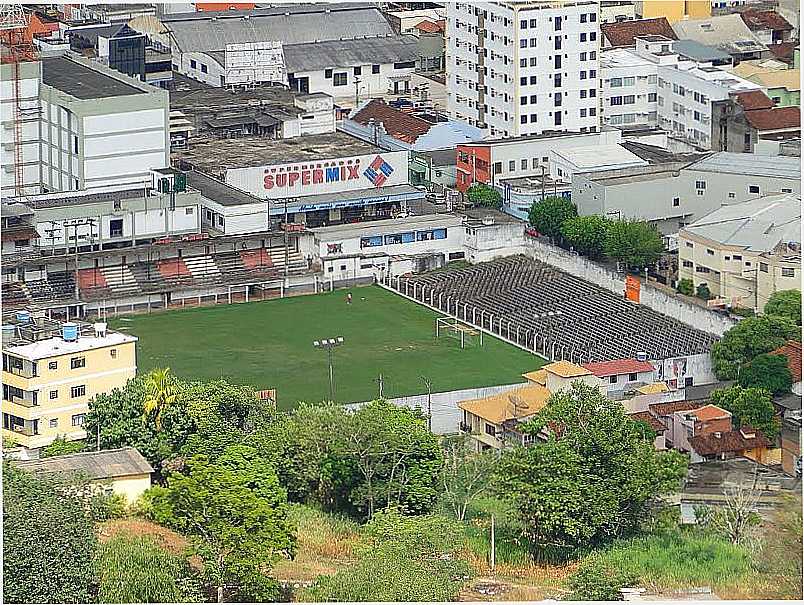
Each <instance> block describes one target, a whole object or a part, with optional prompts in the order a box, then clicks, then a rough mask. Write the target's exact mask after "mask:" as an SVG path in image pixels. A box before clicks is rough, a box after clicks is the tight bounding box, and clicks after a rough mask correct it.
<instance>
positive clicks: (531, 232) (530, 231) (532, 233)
mask: <svg viewBox="0 0 804 605" xmlns="http://www.w3.org/2000/svg"><path fill="white" fill-rule="evenodd" d="M525 235H529V236H531V237H539V235H540V233H539V232H538V231H536V229H534V228H533V227H526V228H525Z"/></svg>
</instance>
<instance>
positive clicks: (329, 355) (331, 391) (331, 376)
mask: <svg viewBox="0 0 804 605" xmlns="http://www.w3.org/2000/svg"><path fill="white" fill-rule="evenodd" d="M327 359H328V360H329V400H330V401H335V395H334V391H335V386H334V381H335V378H334V374H333V372H332V347H331V346H328V347H327Z"/></svg>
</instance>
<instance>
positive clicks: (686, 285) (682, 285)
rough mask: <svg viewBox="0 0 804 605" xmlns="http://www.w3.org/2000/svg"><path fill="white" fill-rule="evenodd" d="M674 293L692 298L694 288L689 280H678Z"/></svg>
mask: <svg viewBox="0 0 804 605" xmlns="http://www.w3.org/2000/svg"><path fill="white" fill-rule="evenodd" d="M676 291H677V292H678V293H679V294H684V295H685V296H692V295H693V294H695V286H693V284H692V280H691V279H689V278H684V279H680V280H678V284H676Z"/></svg>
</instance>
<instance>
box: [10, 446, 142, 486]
mask: <svg viewBox="0 0 804 605" xmlns="http://www.w3.org/2000/svg"><path fill="white" fill-rule="evenodd" d="M12 464H14V465H15V466H17V467H18V468H21V469H23V470H25V471H29V472H33V473H58V474H72V473H81V474H84V475H86V476H87V478H88V479H93V480H96V479H113V478H115V477H127V476H130V475H145V474H150V473H152V472H154V469H153V468H151V465H150V464H148V461H147V460H146V459H145V458H144V457H143V456H142V454H140V453H139V452H138V451H137V450H136V449H134V448H133V447H124V448H120V449H116V450H101V451H100V452H80V453H78V454H68V455H66V456H52V457H50V458H40V459H38V460H19V461H14V462H12Z"/></svg>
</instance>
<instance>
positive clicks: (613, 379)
mask: <svg viewBox="0 0 804 605" xmlns="http://www.w3.org/2000/svg"><path fill="white" fill-rule="evenodd" d="M609 384H617V376H609Z"/></svg>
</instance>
